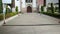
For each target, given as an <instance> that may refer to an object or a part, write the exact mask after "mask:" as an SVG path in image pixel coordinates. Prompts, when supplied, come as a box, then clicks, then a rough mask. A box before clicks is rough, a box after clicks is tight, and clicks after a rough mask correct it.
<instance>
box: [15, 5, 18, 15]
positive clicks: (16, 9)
mask: <svg viewBox="0 0 60 34" xmlns="http://www.w3.org/2000/svg"><path fill="white" fill-rule="evenodd" d="M15 10H16V12H17V14H18V6H16V9H15Z"/></svg>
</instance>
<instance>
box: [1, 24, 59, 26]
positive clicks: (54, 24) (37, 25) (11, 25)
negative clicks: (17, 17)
mask: <svg viewBox="0 0 60 34" xmlns="http://www.w3.org/2000/svg"><path fill="white" fill-rule="evenodd" d="M51 25H60V24H35V25H2V26H51Z"/></svg>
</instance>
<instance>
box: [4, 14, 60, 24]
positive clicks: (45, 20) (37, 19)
mask: <svg viewBox="0 0 60 34" xmlns="http://www.w3.org/2000/svg"><path fill="white" fill-rule="evenodd" d="M58 21H59V19H57V18H54V17H51V16H47V15H44V14H38V13H24V14H22V15H20V16H18V17H16V18H14V19H12V20H10V21H8V22H6V24H5V25H38V24H59V23H58Z"/></svg>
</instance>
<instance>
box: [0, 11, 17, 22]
mask: <svg viewBox="0 0 60 34" xmlns="http://www.w3.org/2000/svg"><path fill="white" fill-rule="evenodd" d="M16 14H17V12H12V13H7V14H6V15H5V18H6V19H7V18H9V17H12V16H14V15H16ZM1 20H3V14H0V21H1Z"/></svg>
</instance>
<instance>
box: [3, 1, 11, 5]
mask: <svg viewBox="0 0 60 34" xmlns="http://www.w3.org/2000/svg"><path fill="white" fill-rule="evenodd" d="M2 2H3V3H8V4H9V3H11V0H2Z"/></svg>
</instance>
